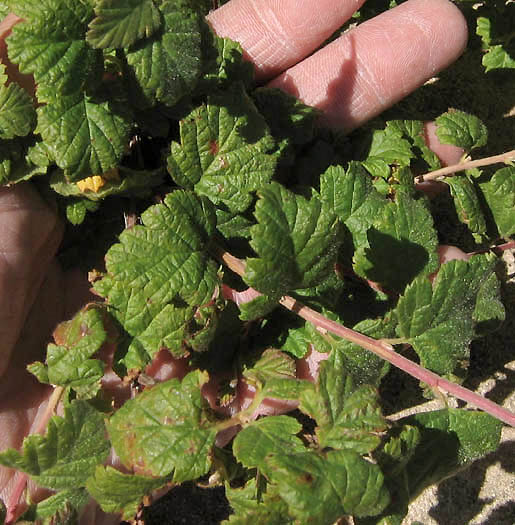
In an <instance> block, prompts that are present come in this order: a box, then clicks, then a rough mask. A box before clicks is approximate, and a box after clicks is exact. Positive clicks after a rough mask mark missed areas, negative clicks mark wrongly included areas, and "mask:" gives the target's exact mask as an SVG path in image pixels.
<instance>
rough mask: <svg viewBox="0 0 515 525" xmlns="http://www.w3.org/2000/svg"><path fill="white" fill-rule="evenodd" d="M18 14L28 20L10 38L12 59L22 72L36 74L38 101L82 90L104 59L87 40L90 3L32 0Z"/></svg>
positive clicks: (10, 55)
mask: <svg viewBox="0 0 515 525" xmlns="http://www.w3.org/2000/svg"><path fill="white" fill-rule="evenodd" d="M16 13H17V14H18V15H19V16H21V17H22V18H25V19H26V20H27V22H23V23H20V24H16V25H15V26H14V28H13V32H12V35H11V36H9V37H8V39H7V41H8V50H9V58H10V60H11V61H12V62H14V63H16V64H19V66H20V71H21V72H22V73H29V74H33V75H34V80H35V81H36V85H37V86H38V99H39V102H47V101H48V96H50V97H51V98H53V97H55V94H56V93H59V94H63V95H64V94H66V95H70V94H71V93H73V92H76V91H77V90H79V89H81V88H82V87H83V86H84V84H85V83H86V80H87V79H88V77H89V76H90V75H91V74H92V72H93V71H94V70H95V69H96V68H97V67H98V64H99V60H100V59H101V55H100V54H99V52H98V51H96V50H94V49H92V48H91V47H89V46H88V44H87V43H86V41H85V40H84V35H85V33H86V30H87V27H88V23H89V21H90V20H91V18H92V16H93V8H92V5H91V3H90V2H89V1H87V0H41V1H36V0H30V1H28V2H26V3H25V7H24V8H22V9H21V10H20V9H16Z"/></svg>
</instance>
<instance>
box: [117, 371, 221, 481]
mask: <svg viewBox="0 0 515 525" xmlns="http://www.w3.org/2000/svg"><path fill="white" fill-rule="evenodd" d="M207 380H208V376H207V373H205V372H204V373H203V372H200V371H199V370H196V371H194V372H190V373H189V374H188V375H187V376H186V377H185V378H184V379H183V380H182V382H181V381H179V380H177V379H171V380H169V381H165V382H163V383H159V384H158V385H156V386H154V387H153V388H151V389H149V390H145V391H144V392H142V393H141V394H140V395H139V396H137V397H136V398H134V399H131V400H129V401H127V402H126V403H125V404H124V405H123V406H122V407H121V408H120V409H119V410H118V411H117V412H116V413H115V414H114V415H113V416H112V417H111V419H110V420H109V421H108V423H107V429H108V432H109V436H110V438H111V440H112V443H113V447H114V449H115V451H116V453H117V454H118V456H119V457H120V459H121V461H122V463H123V464H124V465H125V466H126V467H129V468H132V469H134V470H135V472H136V473H137V474H141V475H144V476H155V477H158V476H169V475H171V474H172V473H173V481H174V483H182V482H183V481H187V480H192V479H196V478H198V477H200V476H203V475H204V474H206V473H207V471H208V470H209V466H210V463H211V459H210V451H211V448H212V447H213V445H214V441H215V435H216V429H215V427H214V425H213V424H211V423H210V421H209V420H208V417H207V411H206V408H207V402H206V401H205V400H204V398H203V397H202V394H201V391H200V388H201V387H202V385H203V384H205V383H206V382H207Z"/></svg>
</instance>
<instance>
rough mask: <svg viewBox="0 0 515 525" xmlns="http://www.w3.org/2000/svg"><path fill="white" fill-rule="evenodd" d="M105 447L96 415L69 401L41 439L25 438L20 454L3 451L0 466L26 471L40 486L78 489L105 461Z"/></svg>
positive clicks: (89, 408) (106, 446)
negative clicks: (61, 415) (60, 415)
mask: <svg viewBox="0 0 515 525" xmlns="http://www.w3.org/2000/svg"><path fill="white" fill-rule="evenodd" d="M109 448H110V446H109V442H108V441H107V440H106V439H105V428H104V422H103V420H102V416H101V415H100V413H99V412H97V411H96V410H95V409H94V408H92V407H91V406H90V405H89V404H88V403H87V402H85V401H72V403H71V404H70V405H69V407H67V408H65V412H64V417H57V416H54V417H53V418H52V419H51V420H50V422H49V424H48V427H47V434H46V435H45V436H41V435H38V434H34V435H31V436H28V437H26V438H25V439H24V440H23V451H22V453H20V452H18V451H17V450H14V449H9V450H6V451H5V452H2V453H1V454H0V463H1V464H2V465H4V466H6V467H12V468H16V469H18V470H23V471H24V472H27V473H28V474H29V475H30V476H31V477H32V478H33V479H34V480H35V481H36V483H37V484H38V485H41V486H43V487H48V488H51V489H56V490H59V489H69V488H70V487H75V488H78V487H83V486H84V485H85V483H86V480H87V479H88V477H89V476H91V475H92V474H93V472H94V470H95V467H96V465H98V464H100V463H102V462H103V461H105V460H106V458H107V455H108V453H109Z"/></svg>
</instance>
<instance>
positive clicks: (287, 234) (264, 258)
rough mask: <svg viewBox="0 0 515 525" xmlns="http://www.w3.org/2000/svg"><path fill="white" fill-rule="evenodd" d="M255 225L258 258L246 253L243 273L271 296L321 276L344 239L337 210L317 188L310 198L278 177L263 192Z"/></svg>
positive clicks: (331, 264)
mask: <svg viewBox="0 0 515 525" xmlns="http://www.w3.org/2000/svg"><path fill="white" fill-rule="evenodd" d="M259 196H260V199H259V200H258V202H257V204H256V209H255V216H256V219H257V221H258V224H257V225H255V226H253V227H252V228H251V234H252V240H251V243H250V244H251V246H252V248H253V249H254V251H255V252H256V253H257V254H258V257H257V258H247V262H246V268H245V275H244V277H243V279H244V280H245V282H246V283H247V284H248V285H249V286H252V287H253V288H255V289H257V290H259V291H260V292H263V293H265V294H267V295H270V296H272V297H277V296H281V295H284V294H286V293H287V292H288V291H290V290H294V289H296V288H308V287H311V286H315V285H317V284H319V283H320V282H322V281H323V280H324V279H325V278H326V276H327V274H328V273H329V272H330V271H332V270H333V267H334V264H335V262H336V257H337V255H338V249H339V246H340V244H341V242H342V235H341V224H340V223H339V221H338V219H337V217H336V215H335V214H334V212H333V211H332V210H330V209H329V207H328V206H325V205H324V203H323V202H322V201H321V200H320V199H319V197H318V195H317V194H316V193H315V192H314V191H313V192H312V195H311V198H310V199H309V200H308V199H306V198H305V197H303V196H301V195H296V194H294V193H293V192H291V191H289V190H287V189H286V188H284V187H282V186H280V185H279V184H277V183H272V184H270V185H269V186H268V187H265V188H263V189H262V190H260V192H259Z"/></svg>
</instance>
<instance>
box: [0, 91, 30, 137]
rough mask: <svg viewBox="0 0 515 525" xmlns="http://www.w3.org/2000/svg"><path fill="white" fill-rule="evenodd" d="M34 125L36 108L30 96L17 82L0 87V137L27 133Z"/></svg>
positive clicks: (18, 135) (22, 135) (19, 135)
mask: <svg viewBox="0 0 515 525" xmlns="http://www.w3.org/2000/svg"><path fill="white" fill-rule="evenodd" d="M35 126H36V110H35V109H34V103H33V100H32V98H31V96H30V95H29V94H28V93H27V92H26V91H25V90H24V89H23V88H21V87H20V86H19V85H18V84H16V83H11V84H9V85H8V86H5V85H4V86H1V87H0V138H2V139H12V138H14V137H24V136H25V135H28V134H29V133H30V132H31V131H32V130H33V129H34V127H35Z"/></svg>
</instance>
